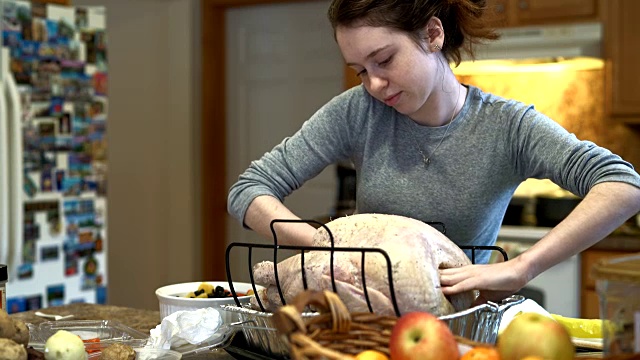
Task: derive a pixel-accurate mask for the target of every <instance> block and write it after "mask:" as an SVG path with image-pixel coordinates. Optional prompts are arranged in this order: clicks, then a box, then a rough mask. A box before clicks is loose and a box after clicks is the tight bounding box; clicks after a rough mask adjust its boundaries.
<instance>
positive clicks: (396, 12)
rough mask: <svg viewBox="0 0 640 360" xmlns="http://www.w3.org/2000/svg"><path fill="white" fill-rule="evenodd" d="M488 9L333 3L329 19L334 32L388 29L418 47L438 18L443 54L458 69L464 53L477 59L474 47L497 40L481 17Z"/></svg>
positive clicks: (440, 1) (477, 2)
mask: <svg viewBox="0 0 640 360" xmlns="http://www.w3.org/2000/svg"><path fill="white" fill-rule="evenodd" d="M485 8H486V0H333V1H332V3H331V5H330V6H329V11H328V16H329V21H331V26H333V30H334V32H335V30H336V28H337V27H339V26H345V27H356V26H375V27H388V28H392V29H396V30H400V31H403V32H405V33H407V34H408V35H409V36H410V37H411V38H412V39H413V40H414V41H415V42H416V43H417V44H421V43H422V40H423V39H424V36H425V34H424V28H425V27H426V25H427V22H428V21H429V19H431V17H433V16H435V17H437V18H439V19H440V21H441V22H442V27H443V31H444V34H445V42H444V44H443V47H442V54H443V55H444V57H445V58H446V59H447V61H448V62H450V63H451V62H455V63H456V65H458V64H460V61H461V60H462V55H461V53H460V50H461V49H462V50H464V51H465V52H466V53H467V54H469V56H471V58H474V50H473V46H474V45H475V44H478V43H482V42H484V41H487V40H495V39H497V38H498V34H497V33H496V32H495V30H494V29H492V28H491V27H490V26H488V24H487V21H486V19H485V18H483V17H482V14H483V13H484V11H485Z"/></svg>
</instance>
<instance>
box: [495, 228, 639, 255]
mask: <svg viewBox="0 0 640 360" xmlns="http://www.w3.org/2000/svg"><path fill="white" fill-rule="evenodd" d="M550 230H551V228H548V227H534V226H515V225H503V226H502V227H501V228H500V232H499V234H498V239H499V240H502V241H505V240H508V241H519V242H522V243H532V244H533V243H535V242H536V241H538V240H539V239H540V238H542V237H543V236H544V235H546V234H547V233H548V232H549V231H550ZM590 249H596V250H614V251H629V252H640V233H639V234H634V235H631V234H616V233H614V234H611V235H609V236H607V237H606V238H604V239H603V240H601V241H600V242H598V243H597V244H595V245H593V246H591V247H590Z"/></svg>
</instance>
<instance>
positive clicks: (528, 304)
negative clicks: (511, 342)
mask: <svg viewBox="0 0 640 360" xmlns="http://www.w3.org/2000/svg"><path fill="white" fill-rule="evenodd" d="M525 312H534V313H538V314H540V315H544V316H546V317H548V318H551V319H553V317H552V316H551V314H550V313H549V312H548V311H547V310H546V309H545V308H543V307H542V306H540V304H538V303H537V302H535V301H534V300H531V299H526V300H525V301H523V302H522V303H520V304H518V305H513V306H512V307H510V308H508V309H507V310H505V312H504V314H502V320H500V326H499V328H498V334H500V333H502V331H503V330H504V329H505V328H506V327H507V325H509V323H511V320H513V319H514V318H515V317H516V316H518V315H519V314H520V313H525Z"/></svg>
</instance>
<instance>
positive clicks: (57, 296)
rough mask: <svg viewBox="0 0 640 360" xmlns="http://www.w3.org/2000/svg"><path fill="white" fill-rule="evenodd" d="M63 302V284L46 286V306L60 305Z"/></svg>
mask: <svg viewBox="0 0 640 360" xmlns="http://www.w3.org/2000/svg"><path fill="white" fill-rule="evenodd" d="M63 304H64V285H62V284H60V285H51V286H47V306H60V305H63Z"/></svg>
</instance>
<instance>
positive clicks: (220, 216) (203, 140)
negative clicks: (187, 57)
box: [200, 0, 315, 279]
mask: <svg viewBox="0 0 640 360" xmlns="http://www.w3.org/2000/svg"><path fill="white" fill-rule="evenodd" d="M309 1H315V0H201V1H200V7H201V18H200V20H201V40H200V46H201V49H202V55H201V67H202V76H201V89H200V92H201V97H202V98H201V119H200V122H201V124H200V129H201V132H200V156H201V163H200V170H201V171H200V174H201V176H200V189H201V198H200V202H201V209H200V215H201V240H202V244H201V249H202V252H201V254H200V256H201V263H202V268H201V275H202V276H203V279H226V278H227V276H226V268H225V260H224V259H225V257H224V256H223V254H225V252H226V247H227V245H226V239H227V229H226V218H227V216H228V215H227V192H228V189H227V186H226V175H227V171H226V162H227V160H226V158H227V154H226V116H227V110H226V67H225V59H226V30H225V29H226V23H225V13H226V10H227V9H228V8H232V7H242V6H252V5H269V4H277V3H302V2H309Z"/></svg>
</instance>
